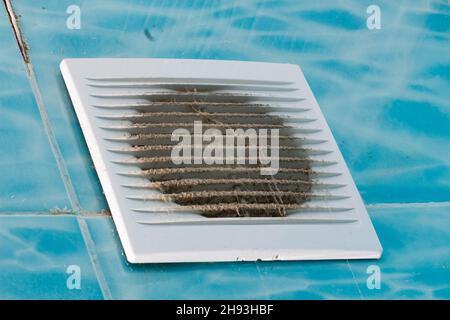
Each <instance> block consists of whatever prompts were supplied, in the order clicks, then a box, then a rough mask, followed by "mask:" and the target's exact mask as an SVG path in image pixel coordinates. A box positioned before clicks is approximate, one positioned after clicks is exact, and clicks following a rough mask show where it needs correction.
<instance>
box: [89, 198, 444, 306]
mask: <svg viewBox="0 0 450 320" xmlns="http://www.w3.org/2000/svg"><path fill="white" fill-rule="evenodd" d="M449 212H450V206H442V207H434V208H433V207H428V208H427V207H423V208H417V207H416V208H414V207H411V208H387V209H370V210H369V213H370V216H371V218H372V221H373V223H374V225H375V228H376V230H377V233H378V236H379V237H380V241H381V243H382V245H383V248H384V252H383V257H382V258H381V259H380V260H361V261H348V262H347V261H300V262H257V263H210V264H179V265H176V264H175V265H171V264H156V265H131V264H128V263H127V262H126V260H125V258H124V255H123V252H122V248H121V245H120V241H119V239H118V237H117V234H116V232H115V228H114V224H113V223H112V221H111V219H110V218H105V217H97V218H89V219H88V220H87V221H88V225H89V229H90V231H91V234H92V238H93V240H94V243H95V244H96V248H97V252H98V255H99V257H100V264H101V266H102V267H103V270H104V273H105V277H106V279H107V282H108V284H109V286H110V289H111V293H112V296H113V298H116V299H136V298H148V299H195V298H198V299H216V298H217V299H218V298H222V299H232V298H237V299H239V298H247V299H252V298H253V299H407V298H419V299H435V298H439V299H450V246H449V243H450V232H449V231H448V230H450V215H449ZM372 265H375V266H377V267H379V269H380V272H381V288H380V289H372V290H371V289H369V287H368V286H367V284H366V282H367V279H368V277H369V275H370V274H368V273H367V268H368V267H369V266H372Z"/></svg>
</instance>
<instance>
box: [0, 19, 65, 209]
mask: <svg viewBox="0 0 450 320" xmlns="http://www.w3.org/2000/svg"><path fill="white" fill-rule="evenodd" d="M0 43H1V45H0V57H1V61H2V63H1V64H0V119H1V124H0V211H40V210H51V209H56V208H64V207H66V206H69V202H68V199H67V196H66V191H65V189H64V185H63V183H62V180H61V176H60V174H59V171H58V167H57V166H56V162H55V157H54V156H53V154H52V152H51V149H50V144H49V140H48V138H47V135H46V133H45V132H44V127H43V125H42V122H41V117H40V115H39V111H38V108H37V105H36V103H35V100H34V96H33V93H32V91H31V87H30V85H29V82H28V79H27V75H26V72H25V68H24V64H23V63H22V57H21V55H20V52H19V49H18V47H17V44H16V41H15V38H14V35H13V32H12V29H11V25H10V23H9V20H8V18H7V16H6V14H5V11H4V10H1V13H0Z"/></svg>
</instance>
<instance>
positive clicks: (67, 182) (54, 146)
mask: <svg viewBox="0 0 450 320" xmlns="http://www.w3.org/2000/svg"><path fill="white" fill-rule="evenodd" d="M3 3H4V5H5V8H6V12H7V14H8V17H9V20H10V23H11V26H12V29H13V33H14V35H15V37H16V41H17V44H18V46H19V49H20V52H21V54H22V58H23V61H24V64H25V68H26V71H27V74H28V80H29V82H30V85H31V89H32V91H33V94H34V98H35V100H36V104H37V107H38V110H39V113H40V116H41V119H42V123H43V126H44V130H45V133H46V134H47V138H48V140H49V144H50V148H51V150H52V153H53V155H54V157H55V160H56V164H57V167H58V169H59V173H60V175H61V179H62V180H63V183H64V187H65V189H66V193H67V196H68V198H69V201H70V203H71V206H72V210H73V211H75V215H74V216H75V217H76V220H77V223H78V226H79V228H80V233H81V235H82V237H83V241H84V244H85V246H86V250H87V253H88V255H89V259H90V261H91V264H92V268H93V269H94V272H95V275H96V277H97V282H98V285H99V287H100V290H101V292H102V295H103V298H104V299H111V298H112V296H111V291H110V289H109V287H108V284H107V282H106V279H105V276H104V274H103V271H102V268H101V266H100V262H99V260H98V256H97V252H96V248H95V244H94V241H93V240H92V237H91V234H90V232H89V228H88V226H87V224H86V221H85V220H84V218H83V216H81V215H80V213H81V206H80V202H79V200H78V197H77V195H76V193H75V189H74V186H73V184H72V181H71V179H70V176H69V173H68V171H67V167H66V165H65V163H64V158H63V156H62V154H61V150H60V148H59V145H58V142H57V140H56V137H55V135H54V132H53V130H52V127H51V124H50V121H49V118H48V115H47V111H46V108H45V104H44V101H43V99H42V95H41V92H40V90H39V86H38V83H37V80H36V76H35V73H34V70H33V66H32V63H31V60H30V58H29V55H28V46H27V45H26V42H25V41H24V39H23V37H22V33H21V31H20V27H19V24H18V20H17V16H16V14H15V12H14V9H13V7H12V5H11V2H10V0H3Z"/></svg>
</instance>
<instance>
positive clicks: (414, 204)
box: [366, 201, 450, 209]
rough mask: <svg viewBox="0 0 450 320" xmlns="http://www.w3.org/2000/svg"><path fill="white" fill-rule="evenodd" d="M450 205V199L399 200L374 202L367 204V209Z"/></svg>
mask: <svg viewBox="0 0 450 320" xmlns="http://www.w3.org/2000/svg"><path fill="white" fill-rule="evenodd" d="M448 206H450V201H440V202H398V203H374V204H366V208H367V209H384V208H394V209H395V208H399V209H400V208H442V207H448Z"/></svg>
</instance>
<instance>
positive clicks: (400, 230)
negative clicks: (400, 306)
mask: <svg viewBox="0 0 450 320" xmlns="http://www.w3.org/2000/svg"><path fill="white" fill-rule="evenodd" d="M449 212H450V206H448V207H441V208H402V209H377V210H370V213H371V217H372V221H373V223H374V225H375V228H376V230H377V233H378V236H379V237H380V241H381V243H382V245H383V249H384V252H383V257H382V259H381V260H379V261H352V262H350V266H351V268H352V271H353V273H354V274H355V278H356V279H357V283H358V287H359V288H360V290H361V292H362V294H363V297H364V298H366V299H379V298H382V299H409V298H418V299H433V298H439V299H450V246H449V244H450V231H449V230H450V215H449ZM373 265H375V266H377V267H378V268H379V270H380V274H381V278H380V279H381V281H380V284H381V286H380V289H376V288H375V289H369V287H371V285H373V284H374V282H373V280H374V278H370V279H369V286H368V285H367V280H368V277H369V275H373V271H372V270H371V269H370V268H369V270H367V268H368V267H369V266H373ZM368 272H369V273H368Z"/></svg>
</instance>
